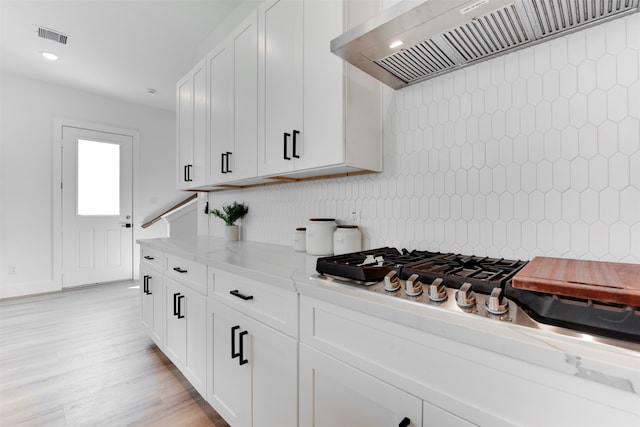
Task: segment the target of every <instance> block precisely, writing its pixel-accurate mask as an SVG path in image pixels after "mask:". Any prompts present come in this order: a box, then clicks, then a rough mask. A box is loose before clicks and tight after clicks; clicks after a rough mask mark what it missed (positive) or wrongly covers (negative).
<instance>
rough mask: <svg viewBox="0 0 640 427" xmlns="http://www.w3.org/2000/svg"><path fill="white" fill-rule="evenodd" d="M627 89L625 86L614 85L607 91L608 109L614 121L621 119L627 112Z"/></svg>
mask: <svg viewBox="0 0 640 427" xmlns="http://www.w3.org/2000/svg"><path fill="white" fill-rule="evenodd" d="M627 105H628V104H627V89H626V88H625V87H623V86H619V85H618V86H614V87H613V88H612V89H611V90H609V92H608V93H607V109H608V113H609V114H608V115H609V118H610V119H611V120H613V121H621V120H622V119H623V118H625V117H626V116H627V114H628V112H627Z"/></svg>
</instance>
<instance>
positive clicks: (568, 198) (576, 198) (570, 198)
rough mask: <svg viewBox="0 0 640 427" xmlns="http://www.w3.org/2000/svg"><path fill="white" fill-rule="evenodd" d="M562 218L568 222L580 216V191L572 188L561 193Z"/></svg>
mask: <svg viewBox="0 0 640 427" xmlns="http://www.w3.org/2000/svg"><path fill="white" fill-rule="evenodd" d="M562 218H563V219H564V220H565V221H567V222H568V223H570V224H573V223H575V222H576V221H578V219H579V218H580V193H578V192H577V191H575V190H573V189H571V190H567V191H565V192H563V193H562Z"/></svg>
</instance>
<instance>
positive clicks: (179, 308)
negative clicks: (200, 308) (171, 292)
mask: <svg viewBox="0 0 640 427" xmlns="http://www.w3.org/2000/svg"><path fill="white" fill-rule="evenodd" d="M183 299H184V295H180V296H179V297H178V319H184V314H182V305H181V304H180V301H181V300H183Z"/></svg>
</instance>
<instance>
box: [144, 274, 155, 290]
mask: <svg viewBox="0 0 640 427" xmlns="http://www.w3.org/2000/svg"><path fill="white" fill-rule="evenodd" d="M149 280H151V276H144V287H143V290H144V293H145V294H147V295H153V293H152V292H151V291H150V290H149Z"/></svg>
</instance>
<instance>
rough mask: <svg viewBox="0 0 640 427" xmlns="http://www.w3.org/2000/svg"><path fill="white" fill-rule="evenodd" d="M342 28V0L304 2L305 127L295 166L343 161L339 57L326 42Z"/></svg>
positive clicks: (341, 85)
mask: <svg viewBox="0 0 640 427" xmlns="http://www.w3.org/2000/svg"><path fill="white" fill-rule="evenodd" d="M342 32H343V2H342V1H306V2H304V36H303V40H304V61H303V67H304V68H303V75H304V90H303V93H304V104H303V107H302V110H303V113H304V120H303V123H304V128H303V131H304V132H303V134H302V136H303V138H302V143H300V144H298V147H297V151H298V153H297V154H298V155H299V158H297V159H295V168H296V170H301V169H310V168H317V167H324V166H330V165H335V164H340V163H343V162H344V161H345V156H344V153H345V137H344V101H343V79H344V77H343V75H344V73H343V69H344V67H345V64H344V61H343V60H342V58H340V57H338V56H337V55H334V54H333V53H331V50H330V49H329V43H330V41H331V40H332V39H334V38H335V37H338V36H339V35H341V34H342Z"/></svg>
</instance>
